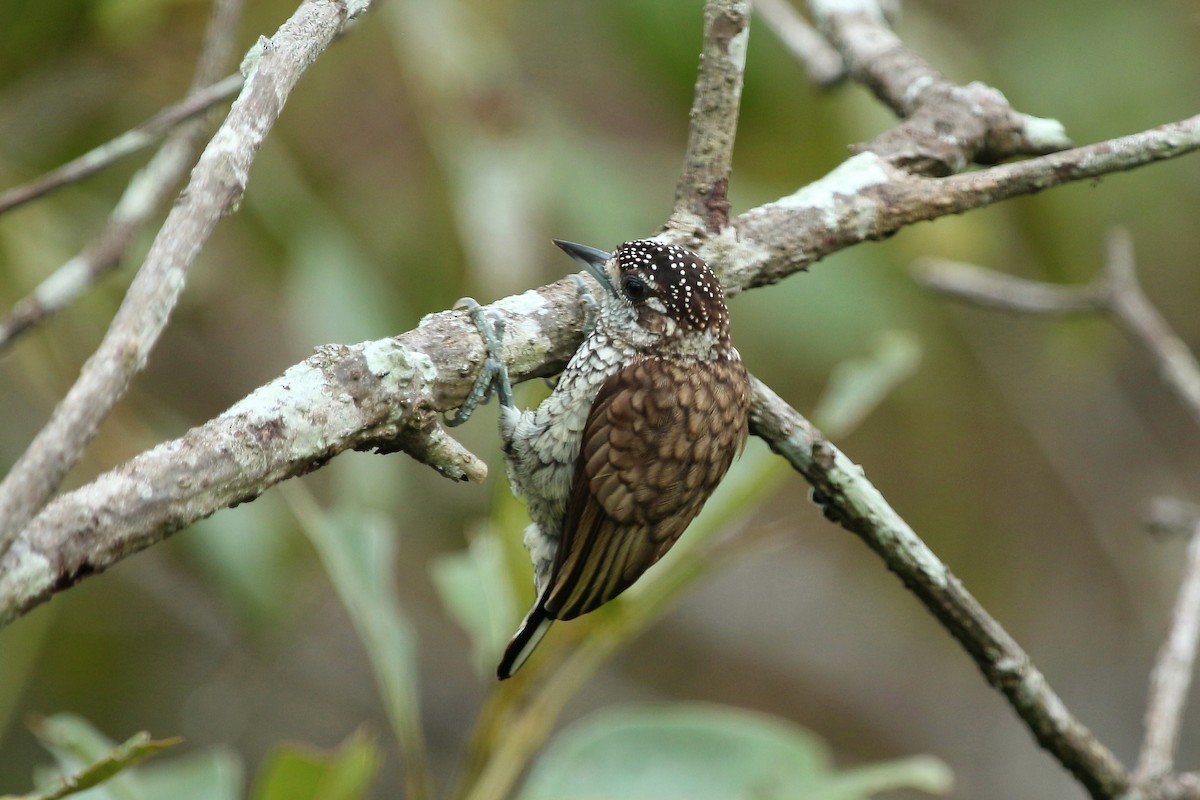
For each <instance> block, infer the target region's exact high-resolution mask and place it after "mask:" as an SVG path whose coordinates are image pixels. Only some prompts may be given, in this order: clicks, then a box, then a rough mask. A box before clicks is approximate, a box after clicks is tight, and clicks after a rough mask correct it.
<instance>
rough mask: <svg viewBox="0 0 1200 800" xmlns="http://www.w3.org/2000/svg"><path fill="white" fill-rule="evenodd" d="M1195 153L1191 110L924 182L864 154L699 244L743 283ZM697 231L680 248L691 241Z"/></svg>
mask: <svg viewBox="0 0 1200 800" xmlns="http://www.w3.org/2000/svg"><path fill="white" fill-rule="evenodd" d="M1196 150H1200V115H1197V116H1194V117H1189V118H1187V119H1184V120H1180V121H1178V122H1170V123H1167V124H1165V125H1159V126H1158V127H1155V128H1150V129H1149V130H1145V131H1141V132H1140V133H1133V134H1129V135H1128V136H1121V137H1119V138H1116V139H1110V140H1108V141H1105V142H1097V143H1095V144H1090V145H1085V146H1083V147H1076V148H1073V149H1071V150H1063V151H1061V152H1057V153H1051V154H1050V155H1045V156H1039V157H1037V158H1030V159H1026V160H1024V161H1017V162H1013V163H1010V164H1000V165H998V166H994V167H989V168H988V169H982V170H979V171H977V172H968V173H964V174H961V175H951V176H949V177H946V178H925V177H920V176H914V175H910V174H908V173H907V172H905V171H903V170H901V169H899V168H897V167H895V166H892V165H891V164H889V163H888V162H887V161H886V160H885V159H883V158H881V157H880V156H878V155H876V154H875V153H872V152H864V153H860V154H858V155H856V156H854V157H852V158H850V159H848V160H847V161H845V162H843V163H842V164H841V165H839V166H838V167H837V168H836V169H834V170H833V171H832V172H830V173H829V174H827V175H826V176H825V177H823V178H821V179H820V180H817V181H814V182H813V183H811V184H809V185H808V186H805V187H804V188H802V189H800V190H799V191H797V192H796V193H795V194H791V195H788V196H787V197H784V198H781V199H779V200H776V201H775V202H773V203H767V204H766V205H762V206H758V207H757V208H753V209H751V210H749V211H747V212H745V213H743V214H740V215H739V216H738V217H736V218H735V219H734V220H733V222H732V226H733V228H734V229H735V231H736V239H733V238H729V237H717V238H715V239H713V240H712V243H711V244H710V245H707V246H705V251H704V252H705V253H707V254H708V255H711V256H713V258H710V259H709V261H710V263H713V262H715V263H717V264H727V263H730V262H732V265H731V266H729V267H727V268H726V271H725V272H724V273H722V281H723V282H724V284H725V286H726V287H730V286H732V287H734V288H735V289H745V288H750V287H753V286H763V285H765V284H769V283H776V282H778V281H780V280H783V279H784V278H786V277H787V276H788V275H791V274H792V273H794V272H796V271H798V270H802V269H805V268H807V267H808V266H809V265H810V264H812V263H814V262H816V261H819V260H820V259H822V258H824V257H825V256H827V255H829V254H830V253H834V252H837V251H838V250H841V249H843V248H845V247H849V246H850V245H852V244H857V243H859V242H863V241H867V240H879V239H886V238H887V237H889V236H891V235H892V234H894V233H896V231H898V230H900V229H901V228H904V227H906V226H908V225H912V224H913V223H916V222H921V221H924V220H930V219H936V218H938V217H941V216H945V215H947V214H961V213H963V212H964V211H970V210H972V209H976V208H983V207H985V206H989V205H992V204H993V203H998V202H1000V201H1002V200H1008V199H1010V198H1013V197H1018V196H1020V195H1026V194H1035V193H1037V192H1040V191H1042V190H1043V189H1048V188H1050V187H1052V186H1059V185H1061V184H1064V183H1069V182H1071V181H1077V180H1086V179H1088V178H1095V177H1098V176H1101V175H1107V174H1110V173H1113V172H1120V171H1123V170H1130V169H1135V168H1137V167H1141V166H1145V165H1146V164H1151V163H1154V162H1155V161H1161V160H1163V159H1168V158H1176V157H1178V156H1181V155H1185V154H1187V153H1191V152H1194V151H1196ZM702 241H703V237H702V232H701V231H696V232H695V238H694V239H692V240H688V239H684V240H681V241H680V244H685V245H686V244H691V245H692V246H693V247H701V246H702V245H701V244H700V242H702Z"/></svg>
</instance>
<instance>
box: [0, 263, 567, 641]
mask: <svg viewBox="0 0 1200 800" xmlns="http://www.w3.org/2000/svg"><path fill="white" fill-rule="evenodd" d="M490 308H491V309H492V310H494V311H495V312H496V313H498V314H501V315H503V316H504V318H505V319H506V320H507V321H508V324H507V328H506V332H505V340H504V346H505V354H506V356H507V360H508V364H509V372H510V374H511V376H512V378H513V380H525V379H528V378H532V377H537V376H544V375H549V374H552V373H553V372H556V371H558V370H559V369H561V367H562V366H563V365H564V364H565V363H566V360H567V359H568V358H569V357H570V355H571V353H572V352H573V351H574V349H575V347H577V346H578V344H579V339H580V336H581V329H582V326H583V312H582V309H580V308H579V303H578V294H577V291H576V289H575V286H574V284H572V283H569V282H566V281H563V282H559V283H556V284H553V285H551V286H549V287H546V288H544V289H543V290H542V291H541V292H526V293H525V294H522V295H517V296H515V297H509V298H506V299H505V300H503V301H500V302H498V303H495V304H493V305H492V306H490ZM483 358H484V352H483V347H482V343H481V342H480V340H479V334H478V331H477V330H476V329H475V327H474V325H473V324H472V323H471V322H470V320H469V319H468V318H467V315H466V314H464V313H462V312H457V311H447V312H442V313H440V314H431V315H430V316H428V317H426V318H425V319H424V320H422V322H421V324H420V325H419V326H418V327H417V328H415V329H414V330H412V331H409V332H408V333H405V334H403V335H401V336H398V337H395V338H393V339H381V340H378V341H372V342H364V343H362V344H357V345H352V346H347V345H329V346H326V347H323V348H321V349H320V350H319V351H318V352H317V354H316V355H314V356H312V357H311V358H309V359H307V360H306V361H304V362H302V363H300V364H297V365H296V366H294V367H292V368H291V369H289V370H287V371H286V372H285V373H284V374H283V375H281V376H280V377H278V378H276V379H275V380H274V381H272V382H271V383H268V384H267V385H265V386H263V387H261V388H259V389H258V390H257V391H255V392H254V393H252V394H251V395H249V396H248V397H246V398H245V399H243V400H242V401H240V402H239V403H237V404H236V405H234V406H233V407H232V408H230V409H229V410H228V411H226V412H225V413H224V414H222V415H221V416H219V417H217V418H216V419H213V420H211V421H209V422H207V423H205V424H204V425H201V426H199V427H196V428H193V429H192V430H190V431H188V432H187V433H186V434H184V435H183V436H182V437H180V438H178V439H176V440H174V441H170V442H166V443H164V444H161V445H159V446H158V447H156V448H154V449H153V450H150V451H148V452H146V453H143V454H141V455H140V456H138V457H136V458H134V459H133V460H131V461H129V462H127V463H125V464H123V465H121V466H119V467H117V468H116V469H113V470H111V471H109V472H107V473H105V474H103V475H101V476H100V477H98V478H96V479H95V480H94V481H92V482H91V483H89V484H87V485H86V486H84V487H82V488H80V489H77V490H75V491H72V492H68V493H66V494H64V495H62V496H61V497H58V498H57V499H55V500H54V501H53V502H52V503H50V504H49V505H48V506H47V507H46V508H45V509H43V510H42V511H41V513H39V514H38V515H37V517H36V518H35V519H34V520H33V521H32V523H31V524H30V525H29V526H28V527H27V528H26V529H25V530H24V532H23V533H22V535H21V536H20V538H19V539H17V541H16V543H15V544H14V545H13V547H12V548H11V549H10V550H9V551H8V553H6V554H5V555H4V556H3V558H0V625H4V624H7V623H8V622H11V621H12V620H13V619H15V618H16V617H18V616H20V615H21V614H22V613H24V612H25V611H27V610H28V609H30V608H32V607H33V606H35V605H37V604H38V603H40V602H42V601H44V600H46V599H48V598H49V597H50V596H51V595H52V594H53V593H55V592H58V591H61V590H63V589H66V588H69V587H70V586H72V585H73V584H74V583H76V582H78V581H79V580H81V579H82V578H85V577H87V576H89V575H92V574H95V573H98V572H101V571H103V570H104V569H106V568H107V567H109V566H111V565H112V564H114V563H116V562H117V561H119V560H120V559H122V558H125V557H126V556H129V555H132V554H133V553H135V552H137V551H139V550H142V549H145V548H146V547H149V546H150V545H152V544H154V543H156V542H158V541H161V540H162V539H165V538H166V537H168V536H170V535H171V534H172V533H174V532H175V531H177V530H179V529H181V528H183V527H186V526H187V525H189V524H191V523H192V522H194V521H196V520H198V519H202V518H204V517H206V516H208V515H209V514H212V513H213V512H214V511H217V510H218V509H222V508H226V507H228V506H231V505H236V504H238V503H242V502H246V501H248V500H252V499H254V498H255V497H257V496H258V495H260V494H262V493H263V492H264V491H266V490H267V489H268V488H270V487H271V486H273V485H275V484H276V483H279V482H280V481H283V480H285V479H287V478H290V477H294V476H296V475H301V474H304V473H306V472H309V471H311V470H313V469H316V468H318V467H320V466H321V465H322V464H324V463H325V462H327V461H328V460H329V459H330V458H332V457H333V456H335V455H337V454H338V453H341V452H344V451H346V450H352V449H357V450H372V449H374V450H378V451H381V452H394V451H400V450H403V451H405V452H407V453H409V454H410V455H412V456H413V457H414V458H417V459H418V460H420V461H423V462H424V463H427V464H429V465H430V466H433V467H434V468H435V469H437V470H438V471H440V472H441V473H442V474H444V475H446V476H447V477H450V478H453V479H456V480H468V479H474V480H481V479H482V478H483V477H484V476H485V475H486V474H487V467H486V466H485V465H484V464H483V463H482V462H481V461H479V459H477V458H476V457H475V456H473V455H472V454H471V453H469V452H467V451H466V450H465V449H464V448H463V447H462V446H461V445H460V444H458V442H456V441H455V440H454V439H452V438H451V437H450V436H448V435H447V434H446V432H445V430H444V429H443V428H442V427H441V416H440V415H441V412H443V411H446V410H448V409H451V408H455V407H456V406H457V405H458V404H459V403H461V402H462V400H463V398H464V397H466V394H467V392H468V391H469V389H470V386H471V380H470V376H471V375H472V373H473V371H474V370H475V369H477V368H478V366H479V365H480V363H481V362H482V361H483Z"/></svg>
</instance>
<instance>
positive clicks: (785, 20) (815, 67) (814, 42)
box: [754, 0, 846, 86]
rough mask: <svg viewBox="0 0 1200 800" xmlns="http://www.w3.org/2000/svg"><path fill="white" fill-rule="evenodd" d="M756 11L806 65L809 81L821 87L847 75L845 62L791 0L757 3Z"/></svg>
mask: <svg viewBox="0 0 1200 800" xmlns="http://www.w3.org/2000/svg"><path fill="white" fill-rule="evenodd" d="M754 10H755V11H757V12H758V14H759V16H761V17H762V19H763V22H765V23H767V27H768V28H770V29H771V32H772V33H774V34H775V38H777V39H779V41H780V42H782V43H783V46H784V47H786V48H787V49H788V50H789V51H790V52H791V54H792V55H793V56H795V57H796V59H797V60H798V61H799V62H800V63H801V64H803V65H804V69H805V70H807V72H808V79H809V80H811V81H812V82H813V83H815V84H817V85H818V86H832V85H833V84H835V83H837V82H838V81H840V80H842V78H844V77H845V76H846V63H845V62H844V61H843V60H842V56H841V54H840V53H838V51H836V50H834V49H833V48H832V47H831V46H830V45H829V42H828V41H826V40H825V38H824V37H822V36H821V34H819V33H817V31H816V29H814V28H813V27H812V26H811V25H809V24H808V20H806V19H805V18H804V17H802V16H800V13H799V12H798V11H796V9H795V7H794V6H793V5H792V4H791V3H789V2H788V0H754Z"/></svg>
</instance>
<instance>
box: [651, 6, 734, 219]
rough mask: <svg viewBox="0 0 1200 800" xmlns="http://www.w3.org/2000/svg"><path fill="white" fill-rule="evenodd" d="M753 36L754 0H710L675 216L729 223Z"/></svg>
mask: <svg viewBox="0 0 1200 800" xmlns="http://www.w3.org/2000/svg"><path fill="white" fill-rule="evenodd" d="M749 38H750V0H708V3H706V4H705V7H704V44H703V47H702V48H701V51H700V70H699V73H698V75H697V78H696V91H695V94H694V95H693V98H692V114H691V120H692V123H691V126H690V128H689V130H688V144H687V152H686V153H685V154H684V160H683V171H682V172H681V174H680V177H679V185H678V186H677V187H676V189H675V214H674V215H673V216H672V221H673V222H674V221H675V219H676V218H677V217H679V216H680V215H681V214H687V215H690V216H693V217H697V218H699V219H701V220H704V226H705V228H706V229H707V230H708V231H710V232H716V231H719V230H720V229H721V228H723V227H725V226H726V225H727V224H728V223H729V200H727V199H726V195H727V193H728V189H729V170H730V167H731V166H732V163H733V142H734V138H735V136H736V134H737V119H738V108H739V107H740V105H741V101H742V77H743V73H744V72H745V69H746V45H747V42H748V41H749ZM671 224H672V223H668V227H670V225H671Z"/></svg>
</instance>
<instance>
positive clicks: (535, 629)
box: [496, 602, 554, 680]
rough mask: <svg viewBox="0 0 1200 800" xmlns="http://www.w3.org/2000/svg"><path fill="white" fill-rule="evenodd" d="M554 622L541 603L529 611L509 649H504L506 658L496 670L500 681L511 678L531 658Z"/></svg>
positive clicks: (514, 635)
mask: <svg viewBox="0 0 1200 800" xmlns="http://www.w3.org/2000/svg"><path fill="white" fill-rule="evenodd" d="M553 622H554V620H553V619H551V618H550V617H548V616H546V609H545V608H543V607H542V604H541V602H538V603H535V604H534V606H533V608H531V609H529V613H528V614H526V615H525V619H524V620H523V621H522V622H521V627H520V628H518V629H517V632H516V633H515V634H513V638H512V640H511V641H510V642H509V643H508V647H506V648H504V656H503V658H501V659H500V666H498V667H497V668H496V675H497V676H498V677H499V678H500V680H505V679H507V678H511V677H512V676H513V673H515V672H516V671H517V670H519V669H520V668H521V665H522V664H524V663H525V659H527V658H529V654H530V653H532V652H533V651H534V649H535V648H536V647H537V646H538V642H540V641H541V640H542V637H543V636H545V635H546V631H548V630H550V625H551V624H553Z"/></svg>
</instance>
